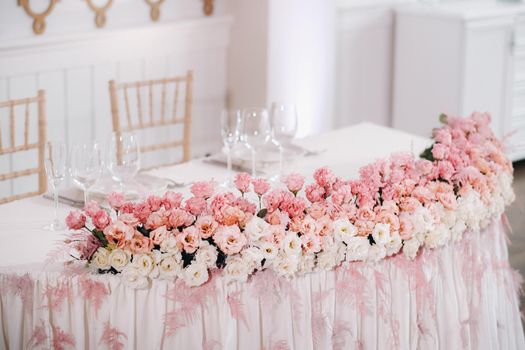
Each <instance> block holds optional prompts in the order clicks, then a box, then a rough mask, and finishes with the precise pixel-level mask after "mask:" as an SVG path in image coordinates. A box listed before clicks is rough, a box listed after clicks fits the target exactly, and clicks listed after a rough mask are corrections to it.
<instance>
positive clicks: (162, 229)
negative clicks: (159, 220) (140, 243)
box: [149, 226, 171, 245]
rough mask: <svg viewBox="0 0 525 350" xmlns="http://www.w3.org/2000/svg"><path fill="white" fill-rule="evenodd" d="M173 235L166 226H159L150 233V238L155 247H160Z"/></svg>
mask: <svg viewBox="0 0 525 350" xmlns="http://www.w3.org/2000/svg"><path fill="white" fill-rule="evenodd" d="M170 235H171V232H170V231H168V229H167V228H166V226H159V227H157V228H156V229H154V230H153V231H151V232H150V234H149V237H150V238H151V241H152V242H153V244H155V245H160V244H161V243H162V242H163V241H164V240H165V239H166V238H168V237H169V236H170Z"/></svg>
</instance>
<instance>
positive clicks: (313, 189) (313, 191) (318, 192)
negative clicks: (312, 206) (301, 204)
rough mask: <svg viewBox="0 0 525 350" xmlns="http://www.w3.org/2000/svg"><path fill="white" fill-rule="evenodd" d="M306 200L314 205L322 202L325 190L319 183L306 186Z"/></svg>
mask: <svg viewBox="0 0 525 350" xmlns="http://www.w3.org/2000/svg"><path fill="white" fill-rule="evenodd" d="M305 191H306V198H308V200H309V201H310V202H312V203H315V202H320V201H322V200H323V199H324V195H325V190H324V188H323V187H321V186H320V185H319V184H317V183H311V184H309V185H308V186H306V190H305Z"/></svg>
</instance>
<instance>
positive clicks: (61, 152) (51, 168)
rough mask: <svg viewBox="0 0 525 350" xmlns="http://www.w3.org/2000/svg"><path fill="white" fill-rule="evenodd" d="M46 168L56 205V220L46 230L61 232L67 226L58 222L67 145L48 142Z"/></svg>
mask: <svg viewBox="0 0 525 350" xmlns="http://www.w3.org/2000/svg"><path fill="white" fill-rule="evenodd" d="M44 152H45V157H44V167H45V169H46V174H47V179H48V182H49V184H50V186H51V188H52V190H53V199H54V204H55V219H54V220H53V222H52V223H51V224H49V225H46V226H44V229H45V230H49V231H60V230H63V229H65V226H64V225H63V224H62V223H60V221H58V186H59V185H60V183H61V182H62V181H63V180H64V178H65V177H66V145H65V144H64V143H63V142H51V141H48V142H46V147H45V150H44Z"/></svg>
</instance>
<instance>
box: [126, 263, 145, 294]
mask: <svg viewBox="0 0 525 350" xmlns="http://www.w3.org/2000/svg"><path fill="white" fill-rule="evenodd" d="M122 281H123V283H124V284H125V285H126V286H128V287H130V288H133V289H146V288H148V287H149V281H150V280H149V278H148V277H145V276H143V275H141V273H140V272H139V269H138V268H137V267H136V266H134V265H133V264H128V265H127V266H126V267H125V268H124V270H122Z"/></svg>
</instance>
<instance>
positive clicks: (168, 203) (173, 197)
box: [162, 191, 182, 210]
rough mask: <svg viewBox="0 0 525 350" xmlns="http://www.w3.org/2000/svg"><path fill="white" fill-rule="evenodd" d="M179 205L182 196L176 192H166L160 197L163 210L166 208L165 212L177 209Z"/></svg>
mask: <svg viewBox="0 0 525 350" xmlns="http://www.w3.org/2000/svg"><path fill="white" fill-rule="evenodd" d="M181 203H182V194H180V193H177V192H173V191H168V192H166V193H165V194H164V196H163V197H162V205H164V208H166V210H170V209H174V208H179V207H180V204H181Z"/></svg>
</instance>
